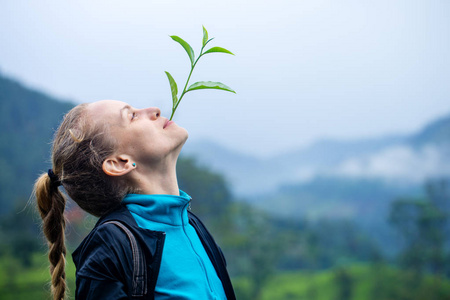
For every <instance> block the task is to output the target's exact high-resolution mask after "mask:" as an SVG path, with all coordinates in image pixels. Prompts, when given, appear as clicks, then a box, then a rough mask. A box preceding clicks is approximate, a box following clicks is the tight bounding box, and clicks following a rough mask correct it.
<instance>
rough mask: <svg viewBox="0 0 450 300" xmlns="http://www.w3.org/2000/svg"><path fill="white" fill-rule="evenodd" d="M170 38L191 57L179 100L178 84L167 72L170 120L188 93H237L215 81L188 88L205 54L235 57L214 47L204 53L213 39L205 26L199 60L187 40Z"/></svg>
mask: <svg viewBox="0 0 450 300" xmlns="http://www.w3.org/2000/svg"><path fill="white" fill-rule="evenodd" d="M170 37H171V38H172V40H174V41H175V42H177V43H179V44H180V45H181V46H182V47H183V48H184V50H186V53H187V55H188V56H189V60H190V61H191V71H190V72H189V76H188V78H187V80H186V84H185V85H184V88H183V91H182V92H181V95H180V97H179V98H178V88H177V83H176V81H175V79H173V77H172V75H170V73H169V72H167V71H166V75H167V79H168V80H169V84H170V91H171V93H172V114H171V116H170V120H172V118H173V115H174V114H175V111H176V110H177V108H178V105H179V104H180V102H181V99H182V98H183V96H184V94H186V93H187V92H190V91H194V90H202V89H216V90H223V91H227V92H232V93H236V92H235V91H234V90H232V89H231V88H230V87H228V86H227V85H225V84H223V83H221V82H213V81H198V82H196V83H194V84H192V85H190V86H189V88H187V86H188V83H189V80H190V79H191V75H192V72H193V71H194V68H195V66H196V65H197V62H198V60H199V59H200V57H202V56H203V55H205V54H209V53H226V54H231V55H234V54H233V53H232V52H230V51H228V50H227V49H225V48H222V47H212V48H210V49H208V50H206V51H205V52H203V50H204V48H205V46H206V45H207V44H208V43H209V42H210V41H211V40H212V38H211V39H208V31H207V30H206V28H205V27H204V26H203V40H202V48H201V50H200V54H199V56H198V57H197V59H195V53H194V50H193V49H192V47H191V45H189V43H188V42H186V41H185V40H183V39H182V38H180V37H179V36H176V35H171V36H170Z"/></svg>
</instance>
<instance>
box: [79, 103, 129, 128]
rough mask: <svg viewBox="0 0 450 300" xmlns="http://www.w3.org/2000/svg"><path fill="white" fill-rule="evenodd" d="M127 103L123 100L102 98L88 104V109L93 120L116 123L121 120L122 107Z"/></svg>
mask: <svg viewBox="0 0 450 300" xmlns="http://www.w3.org/2000/svg"><path fill="white" fill-rule="evenodd" d="M127 105H128V104H127V103H125V102H122V101H116V100H102V101H97V102H93V103H90V104H89V105H88V106H87V111H88V114H89V117H91V118H92V120H97V121H99V120H100V121H105V122H108V123H115V122H118V121H120V118H121V116H120V112H121V109H122V108H123V107H125V106H127Z"/></svg>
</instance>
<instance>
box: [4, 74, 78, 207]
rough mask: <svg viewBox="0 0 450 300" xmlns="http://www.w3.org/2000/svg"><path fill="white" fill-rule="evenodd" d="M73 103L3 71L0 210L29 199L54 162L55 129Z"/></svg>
mask: <svg viewBox="0 0 450 300" xmlns="http://www.w3.org/2000/svg"><path fill="white" fill-rule="evenodd" d="M73 106H74V104H72V103H70V102H68V101H66V102H63V101H59V100H57V99H55V98H52V97H49V96H47V95H45V94H43V93H41V92H39V91H36V90H34V89H30V88H27V87H25V86H23V85H22V84H20V83H18V82H17V81H15V80H12V79H9V78H7V77H5V76H3V75H2V74H0V128H2V130H1V131H0V169H1V172H0V213H6V212H8V211H9V210H10V209H11V208H13V207H14V206H15V205H17V202H18V201H19V202H21V203H23V201H25V200H28V198H29V197H30V193H31V187H32V185H33V183H34V181H35V180H36V178H37V176H38V174H39V173H40V172H42V171H45V170H46V169H48V168H49V166H50V153H49V149H50V147H49V143H50V142H51V139H52V135H53V130H54V129H56V128H57V126H58V124H59V122H60V120H61V118H62V116H63V114H64V113H65V112H67V111H68V110H69V109H71V108H72V107H73ZM51 129H53V130H51Z"/></svg>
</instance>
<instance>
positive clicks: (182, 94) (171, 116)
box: [169, 45, 206, 120]
mask: <svg viewBox="0 0 450 300" xmlns="http://www.w3.org/2000/svg"><path fill="white" fill-rule="evenodd" d="M205 46H206V45H205ZM205 46H203V47H202V49H201V50H200V55H199V56H198V58H197V59H196V60H195V62H194V64H193V65H192V66H191V71H190V72H189V76H188V78H187V80H186V84H185V85H184V89H183V92H182V93H181V95H180V99H178V101H177V104H176V105H175V106H174V107H173V108H172V114H171V115H170V119H169V120H172V118H173V115H174V114H175V111H176V110H177V107H178V105H179V104H180V102H181V99H183V96H184V94H186V88H187V86H188V83H189V80H190V79H191V75H192V72H193V71H194V68H195V65H196V64H197V62H198V60H199V59H200V57H202V55H203V48H205Z"/></svg>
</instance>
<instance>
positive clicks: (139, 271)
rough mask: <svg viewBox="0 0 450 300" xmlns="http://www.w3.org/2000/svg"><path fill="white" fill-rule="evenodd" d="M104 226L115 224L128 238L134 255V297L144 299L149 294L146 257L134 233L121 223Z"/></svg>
mask: <svg viewBox="0 0 450 300" xmlns="http://www.w3.org/2000/svg"><path fill="white" fill-rule="evenodd" d="M103 224H114V225H116V226H118V227H119V228H120V229H122V230H123V231H124V232H125V233H126V234H127V236H128V239H129V240H130V244H131V252H132V253H133V289H132V292H131V296H132V297H142V296H144V295H145V294H147V268H146V263H145V257H144V254H143V253H142V250H141V248H140V247H139V246H138V243H137V242H136V238H135V237H134V235H133V233H132V232H131V231H130V230H129V229H128V228H127V227H126V226H125V225H124V224H123V223H121V222H119V221H108V222H105V223H103Z"/></svg>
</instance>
